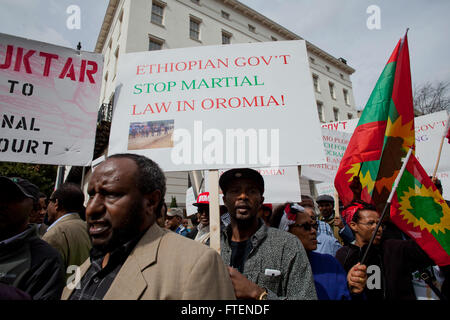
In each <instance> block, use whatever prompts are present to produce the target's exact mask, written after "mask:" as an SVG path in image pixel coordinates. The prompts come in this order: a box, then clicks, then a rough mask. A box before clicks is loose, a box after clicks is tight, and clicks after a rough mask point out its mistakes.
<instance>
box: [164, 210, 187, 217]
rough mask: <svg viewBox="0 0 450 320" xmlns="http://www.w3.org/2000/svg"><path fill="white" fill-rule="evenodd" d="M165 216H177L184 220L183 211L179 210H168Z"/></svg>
mask: <svg viewBox="0 0 450 320" xmlns="http://www.w3.org/2000/svg"><path fill="white" fill-rule="evenodd" d="M167 215H168V216H169V217H175V216H179V217H181V218H184V216H183V209H181V208H169V210H168V211H167Z"/></svg>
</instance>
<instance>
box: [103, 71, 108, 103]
mask: <svg viewBox="0 0 450 320" xmlns="http://www.w3.org/2000/svg"><path fill="white" fill-rule="evenodd" d="M107 86H108V72H106V73H105V87H104V88H103V98H105V96H106V88H107Z"/></svg>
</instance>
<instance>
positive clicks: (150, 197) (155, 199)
mask: <svg viewBox="0 0 450 320" xmlns="http://www.w3.org/2000/svg"><path fill="white" fill-rule="evenodd" d="M144 199H145V201H144V208H145V210H146V212H147V213H149V214H153V215H155V217H156V212H155V210H156V209H157V208H158V205H159V202H160V201H161V191H160V190H155V191H153V192H150V193H148V194H145V195H144Z"/></svg>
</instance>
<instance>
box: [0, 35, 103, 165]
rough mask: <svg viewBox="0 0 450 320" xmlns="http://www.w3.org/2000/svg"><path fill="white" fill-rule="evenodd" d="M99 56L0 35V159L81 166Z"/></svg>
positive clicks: (95, 100) (89, 152)
mask: <svg viewBox="0 0 450 320" xmlns="http://www.w3.org/2000/svg"><path fill="white" fill-rule="evenodd" d="M102 68H103V56H102V55H101V54H96V53H90V52H84V51H80V52H78V51H76V50H72V49H69V48H64V47H60V46H55V45H51V44H47V43H43V42H38V41H32V40H27V39H23V38H18V37H13V36H10V35H6V34H0V110H1V111H0V117H1V127H0V160H1V161H13V162H25V163H42V164H58V165H77V166H81V165H82V166H86V165H89V163H90V162H91V160H92V157H93V151H94V141H95V131H96V124H97V112H98V107H99V95H100V88H101V85H102V83H101V81H102Z"/></svg>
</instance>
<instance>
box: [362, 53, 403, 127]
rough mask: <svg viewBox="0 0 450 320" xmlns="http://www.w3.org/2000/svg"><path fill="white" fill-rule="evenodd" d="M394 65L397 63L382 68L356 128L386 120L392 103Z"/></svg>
mask: <svg viewBox="0 0 450 320" xmlns="http://www.w3.org/2000/svg"><path fill="white" fill-rule="evenodd" d="M396 64H397V62H391V63H388V64H387V65H386V66H385V67H384V70H383V72H382V73H381V75H380V77H379V78H378V81H377V84H376V85H375V88H374V89H373V91H372V93H371V95H370V98H369V100H368V101H367V104H366V106H365V108H364V112H363V113H362V115H361V118H360V119H359V122H358V126H360V125H362V124H365V123H369V122H373V121H386V120H387V117H388V112H389V107H390V104H391V102H392V88H393V86H394V79H395V66H396ZM392 103H393V102H392Z"/></svg>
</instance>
